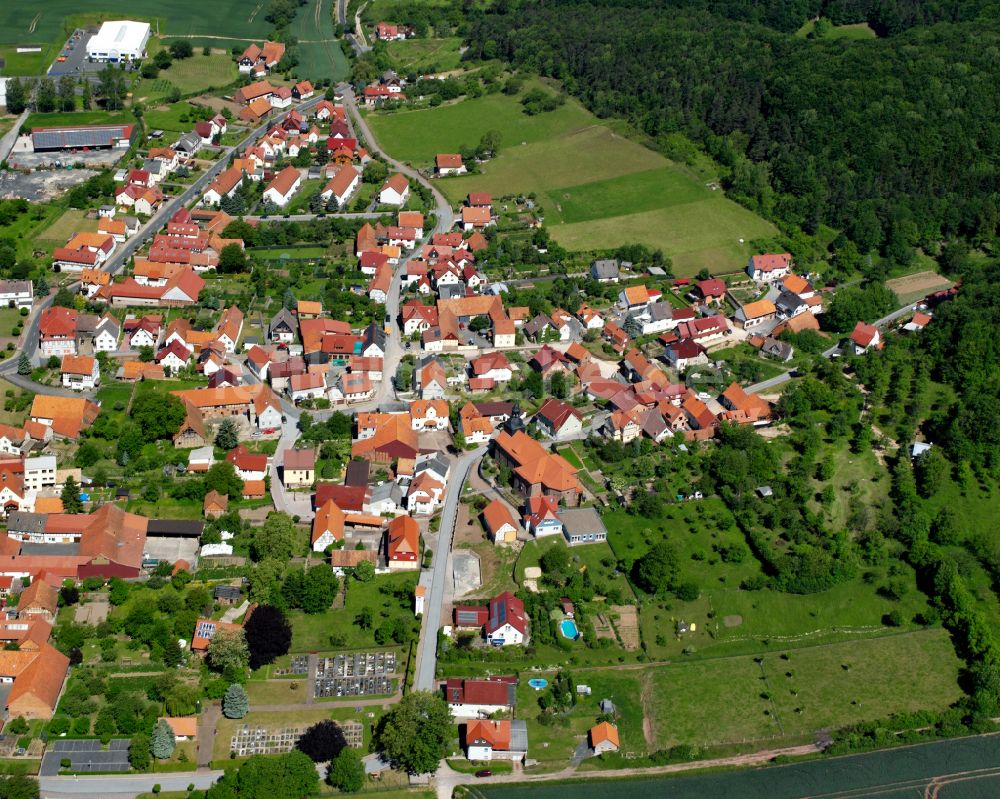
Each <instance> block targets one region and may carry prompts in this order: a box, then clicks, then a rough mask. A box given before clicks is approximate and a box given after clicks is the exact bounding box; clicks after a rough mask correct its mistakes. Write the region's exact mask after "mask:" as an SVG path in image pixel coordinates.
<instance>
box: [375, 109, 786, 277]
mask: <svg viewBox="0 0 1000 799" xmlns="http://www.w3.org/2000/svg"><path fill="white" fill-rule="evenodd" d="M368 120H369V124H370V125H371V126H372V130H373V131H374V133H375V136H376V137H377V138H378V140H379V142H380V144H381V145H382V146H383V147H385V149H386V150H387V151H388V152H390V153H391V154H392V155H394V156H396V157H399V158H402V159H403V160H408V161H411V162H413V163H415V164H419V165H424V164H429V163H431V162H432V160H433V158H434V155H435V154H436V153H440V152H456V151H457V150H458V149H459V147H461V146H462V145H471V144H475V143H476V142H478V140H479V138H480V137H481V136H482V134H483V133H485V132H486V131H487V130H490V129H495V130H499V131H500V132H501V134H502V143H501V149H500V155H499V156H498V157H497V158H495V159H493V160H492V161H490V162H488V163H486V164H484V165H482V167H481V174H477V175H467V176H463V177H460V178H447V179H445V180H441V181H440V182H438V184H437V185H438V187H439V188H440V189H441V191H443V192H444V193H445V195H446V196H447V197H448V198H449V199H451V200H452V201H453V202H459V201H460V200H461V199H462V198H463V197H464V196H465V195H466V194H467V193H468V192H470V191H488V192H490V193H492V194H493V195H494V196H504V195H509V194H514V193H520V192H524V193H532V192H533V193H535V194H536V195H537V199H538V201H539V203H540V205H541V206H542V209H541V210H542V212H543V213H544V215H545V217H546V222H547V224H548V229H549V231H550V232H551V234H552V236H553V238H555V239H556V240H557V241H558V242H559V243H560V244H562V245H563V246H564V247H566V248H567V249H570V250H594V249H605V248H611V247H616V246H618V245H621V244H625V243H629V242H641V243H644V244H647V245H649V246H651V247H657V248H660V249H662V250H663V252H664V253H665V254H666V255H668V256H670V257H671V258H672V259H673V262H674V271H675V272H676V273H677V274H678V275H693V274H694V273H696V272H697V271H698V270H700V269H702V268H703V267H708V268H709V269H711V270H712V271H716V272H723V271H731V270H732V269H734V268H738V267H739V266H740V265H741V264H743V263H745V261H746V259H747V258H748V257H749V255H750V247H749V245H748V244H747V242H749V241H750V240H752V239H755V238H761V237H766V236H771V235H774V233H775V232H776V231H775V229H774V228H773V226H771V224H770V223H768V222H766V221H765V220H763V219H761V218H760V217H758V216H756V215H755V214H753V213H751V212H750V211H747V210H746V209H745V208H742V207H741V206H738V205H736V204H735V203H733V202H732V201H730V200H727V199H726V198H725V197H724V196H723V194H722V193H721V191H713V190H712V189H710V188H709V187H708V186H707V185H706V183H707V182H708V181H709V178H708V177H706V175H705V174H704V170H698V171H696V170H694V169H692V168H689V167H686V166H683V165H681V164H677V163H674V162H672V161H669V160H668V159H666V158H664V157H663V156H661V155H660V154H659V153H656V152H654V151H653V150H650V149H647V148H646V147H643V146H642V145H641V144H639V143H637V142H635V141H633V140H631V139H629V138H627V137H626V136H624V135H622V133H620V132H618V131H617V130H616V129H615V125H614V123H608V122H604V121H602V120H598V119H597V118H596V117H595V116H593V115H592V114H590V113H589V112H588V111H587V110H586V109H585V108H583V107H582V106H581V105H580V104H579V103H577V102H576V101H575V100H572V99H569V100H567V101H566V103H565V104H564V105H563V106H561V107H560V108H558V109H557V110H555V111H552V112H549V113H543V114H539V115H537V116H533V117H532V116H527V115H526V114H524V112H523V110H522V108H521V105H520V102H519V100H518V98H517V97H509V96H506V95H502V94H492V95H486V96H484V97H480V98H476V99H472V100H464V101H461V102H458V103H454V104H450V105H444V106H440V107H438V108H434V109H421V110H415V111H403V112H399V113H389V114H369V116H368ZM741 239H742V240H743V242H744V243H743V244H741V243H740V240H741Z"/></svg>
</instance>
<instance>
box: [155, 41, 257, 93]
mask: <svg viewBox="0 0 1000 799" xmlns="http://www.w3.org/2000/svg"><path fill="white" fill-rule="evenodd" d="M238 74H239V72H238V70H237V69H236V62H235V61H233V57H232V55H230V54H229V53H228V52H227V53H212V54H211V55H207V56H206V55H202V54H201V50H195V54H194V55H193V56H191V58H184V59H181V60H180V61H174V62H173V63H172V64H171V65H170V68H169V69H165V70H162V71H161V72H160V74H159V77H157V78H156V79H155V80H143V81H142V82H141V83H140V84H139V86H138V87H136V89H135V93H136V95H137V96H138V97H139V98H140V99H142V100H153V101H155V100H159V99H162V98H164V97H166V96H167V95H168V94H169V93H170V88H171V87H172V86H176V87H177V88H178V89H180V91H181V93H182V94H190V93H192V92H200V91H203V90H205V89H208V88H209V87H211V86H225V85H227V84H229V83H232V82H233V81H234V80H236V78H237V76H238Z"/></svg>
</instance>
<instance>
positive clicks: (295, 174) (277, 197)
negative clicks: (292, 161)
mask: <svg viewBox="0 0 1000 799" xmlns="http://www.w3.org/2000/svg"><path fill="white" fill-rule="evenodd" d="M301 185H302V174H301V173H300V172H299V170H298V169H296V168H295V167H294V166H286V167H285V168H284V169H282V170H281V171H280V172H279V173H278V174H277V175H275V177H274V180H272V181H271V182H270V183H269V184H268V185H267V188H266V189H264V200H265V201H269V202H272V203H274V204H275V205H276V206H278V207H279V208H284V207H285V206H286V205H288V202H289V201H290V200H291V199H292V195H293V194H295V192H296V191H298V190H299V186H301Z"/></svg>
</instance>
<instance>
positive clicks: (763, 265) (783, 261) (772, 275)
mask: <svg viewBox="0 0 1000 799" xmlns="http://www.w3.org/2000/svg"><path fill="white" fill-rule="evenodd" d="M791 269H792V256H791V253H787V252H782V253H765V254H763V255H752V256H750V262H749V263H748V264H747V274H748V275H750V277H751V278H753V279H754V280H756V281H757V282H759V283H765V282H766V283H772V282H774V281H777V280H781V279H782V278H784V277H786V276H787V275H788V273H789V272H790V271H791Z"/></svg>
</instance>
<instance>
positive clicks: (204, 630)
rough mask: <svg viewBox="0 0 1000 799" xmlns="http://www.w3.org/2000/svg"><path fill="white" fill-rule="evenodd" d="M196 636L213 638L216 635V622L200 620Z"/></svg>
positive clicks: (195, 632)
mask: <svg viewBox="0 0 1000 799" xmlns="http://www.w3.org/2000/svg"><path fill="white" fill-rule="evenodd" d="M194 634H195V637H196V638H211V637H212V636H213V635H215V622H212V621H200V622H198V628H197V629H196V630H195V631H194Z"/></svg>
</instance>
